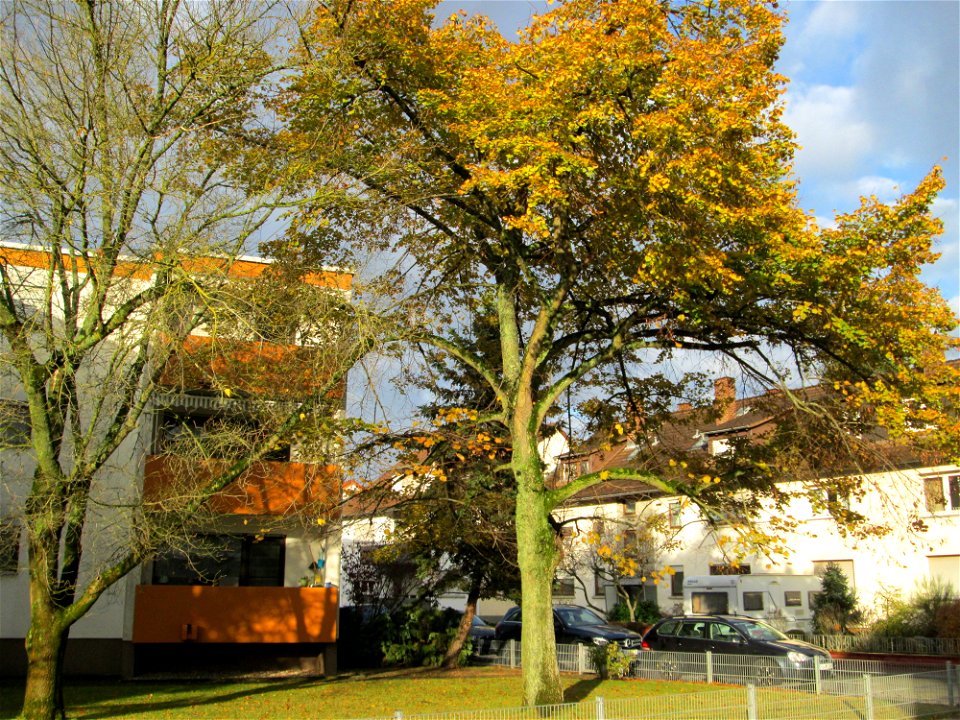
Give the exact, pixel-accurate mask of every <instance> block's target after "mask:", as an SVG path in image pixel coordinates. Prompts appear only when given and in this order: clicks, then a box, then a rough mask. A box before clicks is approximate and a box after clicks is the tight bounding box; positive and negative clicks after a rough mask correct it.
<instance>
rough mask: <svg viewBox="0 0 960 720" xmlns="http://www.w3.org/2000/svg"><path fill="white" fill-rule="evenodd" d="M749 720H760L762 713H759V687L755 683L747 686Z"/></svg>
mask: <svg viewBox="0 0 960 720" xmlns="http://www.w3.org/2000/svg"><path fill="white" fill-rule="evenodd" d="M747 720H760V713H758V712H757V686H756V685H754V684H753V683H749V684H748V685H747Z"/></svg>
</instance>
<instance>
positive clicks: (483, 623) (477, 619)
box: [471, 615, 489, 627]
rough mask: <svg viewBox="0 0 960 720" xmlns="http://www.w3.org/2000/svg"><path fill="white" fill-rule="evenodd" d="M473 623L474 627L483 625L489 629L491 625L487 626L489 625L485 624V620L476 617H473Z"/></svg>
mask: <svg viewBox="0 0 960 720" xmlns="http://www.w3.org/2000/svg"><path fill="white" fill-rule="evenodd" d="M471 623H472V624H474V625H482V626H483V627H489V625H487V623H485V622H484V621H483V619H481V618H479V617H477V616H476V615H474V616H473V620H471Z"/></svg>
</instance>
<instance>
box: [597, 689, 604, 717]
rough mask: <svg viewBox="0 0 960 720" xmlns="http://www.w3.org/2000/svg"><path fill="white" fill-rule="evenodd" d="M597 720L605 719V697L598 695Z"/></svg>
mask: <svg viewBox="0 0 960 720" xmlns="http://www.w3.org/2000/svg"><path fill="white" fill-rule="evenodd" d="M597 720H603V697H602V696H600V695H597Z"/></svg>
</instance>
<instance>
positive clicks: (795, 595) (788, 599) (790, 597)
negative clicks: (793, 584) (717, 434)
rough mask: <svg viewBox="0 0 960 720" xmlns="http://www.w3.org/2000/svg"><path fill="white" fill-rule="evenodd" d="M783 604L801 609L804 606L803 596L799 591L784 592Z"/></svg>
mask: <svg viewBox="0 0 960 720" xmlns="http://www.w3.org/2000/svg"><path fill="white" fill-rule="evenodd" d="M783 604H784V606H786V607H800V606H801V605H803V595H802V594H801V593H800V591H799V590H784V592H783Z"/></svg>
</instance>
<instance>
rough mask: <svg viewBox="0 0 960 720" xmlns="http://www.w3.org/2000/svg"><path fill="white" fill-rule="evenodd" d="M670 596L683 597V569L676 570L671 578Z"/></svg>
mask: <svg viewBox="0 0 960 720" xmlns="http://www.w3.org/2000/svg"><path fill="white" fill-rule="evenodd" d="M670 595H671V596H672V597H680V596H682V595H683V568H674V573H673V575H671V576H670Z"/></svg>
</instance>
